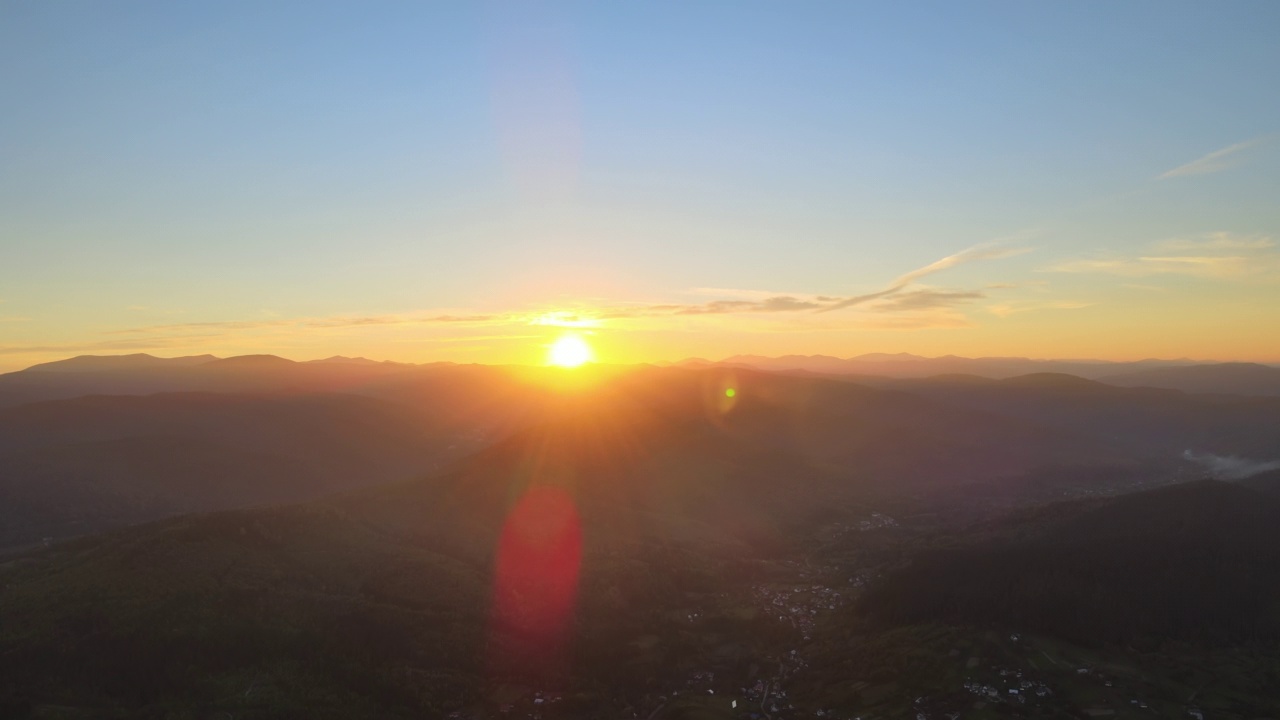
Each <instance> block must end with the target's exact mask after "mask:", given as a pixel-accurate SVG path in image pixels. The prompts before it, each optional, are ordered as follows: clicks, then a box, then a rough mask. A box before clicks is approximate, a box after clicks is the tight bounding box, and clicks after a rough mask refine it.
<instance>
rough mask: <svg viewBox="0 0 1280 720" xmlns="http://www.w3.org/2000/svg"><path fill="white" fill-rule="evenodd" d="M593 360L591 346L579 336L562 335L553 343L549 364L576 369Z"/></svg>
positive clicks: (548, 356) (548, 359) (548, 358)
mask: <svg viewBox="0 0 1280 720" xmlns="http://www.w3.org/2000/svg"><path fill="white" fill-rule="evenodd" d="M590 360H591V346H590V345H588V344H587V342H586V341H585V340H583V339H582V338H580V337H578V336H577V335H562V336H561V337H560V339H558V340H556V341H555V342H554V343H551V351H550V352H549V353H548V354H547V362H548V363H550V364H551V365H558V366H560V367H565V368H574V367H578V366H579V365H581V364H583V363H585V362H589V361H590Z"/></svg>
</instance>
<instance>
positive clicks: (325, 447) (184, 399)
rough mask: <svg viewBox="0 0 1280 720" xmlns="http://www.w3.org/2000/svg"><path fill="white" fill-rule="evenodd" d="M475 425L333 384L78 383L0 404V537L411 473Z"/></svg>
mask: <svg viewBox="0 0 1280 720" xmlns="http://www.w3.org/2000/svg"><path fill="white" fill-rule="evenodd" d="M478 429H479V430H483V429H484V428H483V427H481V428H477V427H476V426H475V425H468V424H461V425H448V424H428V423H426V422H425V421H424V420H423V418H422V416H421V414H420V413H419V412H417V411H415V410H413V409H411V408H408V407H405V406H403V405H398V404H392V403H388V402H383V401H379V400H375V399H372V398H365V397H358V396H353V395H338V394H327V395H301V396H283V397H260V396H248V395H227V394H207V393H174V394H159V395H149V396H86V397H82V398H76V399H71V400H57V401H51V402H45V403H33V404H28V405H23V406H20V407H16V408H9V409H5V410H0V547H4V546H7V545H13V544H21V543H27V542H32V541H35V540H39V539H40V538H42V537H45V536H52V537H65V536H67V535H80V534H84V533H88V532H97V531H100V530H103V529H106V528H110V527H116V526H119V525H121V524H127V523H131V522H139V521H143V520H151V519H155V518H158V517H164V516H167V515H172V514H174V513H178V512H193V511H208V510H216V509H223V508H232V507H245V506H250V505H257V504H262V503H277V502H289V501H292V502H297V501H301V500H307V499H312V498H316V497H319V496H321V495H324V494H327V493H331V492H335V491H338V490H343V489H351V488H355V487H364V486H368V485H374V484H378V483H383V482H389V481H392V480H399V479H403V478H406V477H411V476H420V475H422V474H424V473H427V472H428V471H431V470H432V469H434V468H436V467H439V466H442V465H444V464H446V463H448V462H450V461H452V460H455V459H457V458H459V457H461V456H463V455H465V454H466V453H468V452H470V451H473V450H474V449H475V448H477V447H480V446H481V445H483V444H484V442H486V439H485V437H482V436H478V435H477V434H476V432H477V430H478Z"/></svg>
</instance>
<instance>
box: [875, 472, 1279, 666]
mask: <svg viewBox="0 0 1280 720" xmlns="http://www.w3.org/2000/svg"><path fill="white" fill-rule="evenodd" d="M1278 544H1280V500H1277V499H1275V498H1272V497H1268V496H1265V495H1263V494H1261V493H1258V492H1255V491H1253V490H1250V489H1248V488H1243V487H1238V486H1235V485H1233V484H1229V483H1224V482H1219V481H1210V480H1206V481H1198V482H1192V483H1186V484H1182V485H1175V486H1171V487H1167V488H1162V489H1159V490H1153V491H1148V492H1144V493H1137V494H1133V495H1128V496H1122V497H1118V498H1111V499H1106V500H1095V501H1082V502H1076V503H1067V504H1059V505H1052V506H1048V507H1045V508H1041V509H1038V510H1036V511H1032V512H1027V513H1024V514H1021V515H1018V516H1015V517H1013V518H1010V519H1007V520H1005V521H1001V522H999V523H997V524H994V525H988V526H985V527H982V528H979V529H976V530H974V531H972V532H970V533H968V534H964V535H959V536H955V537H951V538H947V539H946V540H945V541H939V545H940V547H937V548H936V549H932V550H928V551H925V552H923V553H921V554H920V555H919V556H917V557H916V558H915V559H914V560H913V561H912V562H911V564H910V565H909V566H907V567H905V568H903V569H901V570H899V571H897V572H895V573H893V574H891V575H890V576H888V577H886V578H885V579H884V581H883V582H882V583H880V584H878V585H877V586H876V587H875V588H874V589H873V590H872V591H871V592H870V593H868V594H867V595H866V596H865V598H864V600H863V602H862V604H861V609H862V610H863V611H864V612H865V613H866V614H867V615H868V616H870V617H871V618H873V619H875V620H877V621H879V622H883V623H892V624H915V623H924V622H942V623H949V624H960V625H964V624H972V625H984V626H998V627H1003V628H1012V629H1019V630H1026V631H1029V632H1037V633H1042V634H1047V635H1054V636H1058V637H1061V638H1065V639H1068V640H1072V641H1075V642H1079V643H1083V644H1088V645H1098V644H1101V643H1151V642H1156V643H1158V642H1159V641H1160V640H1161V639H1162V638H1177V639H1181V640H1185V641H1190V642H1197V643H1206V644H1213V645H1223V644H1232V643H1249V642H1258V641H1268V642H1277V641H1280V604H1277V600H1276V598H1277V597H1280V554H1277V553H1276V552H1275V548H1276V547H1277V546H1278Z"/></svg>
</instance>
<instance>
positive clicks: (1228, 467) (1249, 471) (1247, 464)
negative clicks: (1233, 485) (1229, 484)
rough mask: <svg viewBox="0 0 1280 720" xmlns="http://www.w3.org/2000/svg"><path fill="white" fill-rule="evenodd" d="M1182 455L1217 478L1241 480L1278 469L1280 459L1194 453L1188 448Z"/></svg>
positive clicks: (1279, 468) (1279, 467)
mask: <svg viewBox="0 0 1280 720" xmlns="http://www.w3.org/2000/svg"><path fill="white" fill-rule="evenodd" d="M1182 457H1184V458H1186V459H1188V460H1190V461H1192V462H1194V463H1199V464H1200V465H1203V466H1204V467H1205V469H1206V470H1208V471H1209V472H1210V473H1211V474H1212V475H1213V476H1214V477H1215V478H1218V479H1219V480H1243V479H1245V478H1247V477H1252V476H1254V475H1257V474H1258V473H1264V472H1267V471H1270V470H1280V460H1267V461H1259V460H1250V459H1248V458H1242V457H1237V456H1235V455H1214V454H1213V453H1203V454H1196V453H1194V452H1192V451H1190V450H1187V451H1186V452H1184V453H1182Z"/></svg>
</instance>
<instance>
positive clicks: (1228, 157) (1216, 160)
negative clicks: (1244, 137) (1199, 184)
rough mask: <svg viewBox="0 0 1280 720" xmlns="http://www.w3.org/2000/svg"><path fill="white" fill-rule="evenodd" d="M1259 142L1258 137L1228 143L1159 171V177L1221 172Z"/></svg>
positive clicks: (1165, 178) (1168, 177)
mask: <svg viewBox="0 0 1280 720" xmlns="http://www.w3.org/2000/svg"><path fill="white" fill-rule="evenodd" d="M1259 142H1261V140H1260V139H1255V140H1249V141H1247V142H1242V143H1236V144H1235V145H1228V146H1226V147H1224V148H1222V149H1221V150H1214V151H1213V152H1211V153H1209V154H1208V155H1205V156H1203V157H1200V158H1196V159H1195V160H1192V161H1191V162H1189V163H1187V164H1186V165H1179V166H1178V167H1176V168H1174V169H1172V170H1169V171H1167V172H1164V173H1161V175H1160V178H1159V179H1161V180H1168V179H1170V178H1177V177H1187V176H1190V175H1208V174H1210V173H1216V172H1221V171H1223V170H1226V169H1227V168H1230V167H1233V166H1235V165H1237V164H1239V162H1240V160H1241V158H1240V155H1239V154H1240V152H1241V151H1243V150H1247V149H1249V148H1251V147H1253V146H1255V145H1257V144H1258V143H1259Z"/></svg>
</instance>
